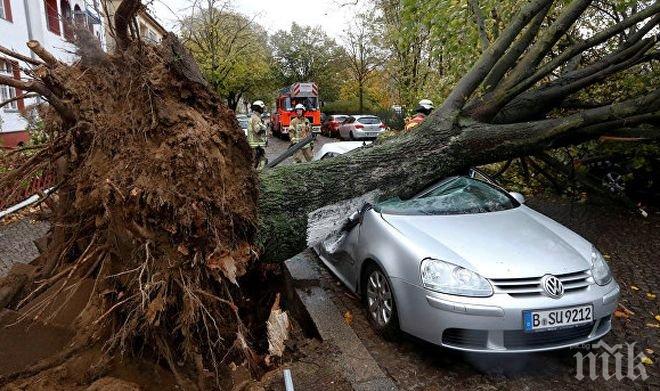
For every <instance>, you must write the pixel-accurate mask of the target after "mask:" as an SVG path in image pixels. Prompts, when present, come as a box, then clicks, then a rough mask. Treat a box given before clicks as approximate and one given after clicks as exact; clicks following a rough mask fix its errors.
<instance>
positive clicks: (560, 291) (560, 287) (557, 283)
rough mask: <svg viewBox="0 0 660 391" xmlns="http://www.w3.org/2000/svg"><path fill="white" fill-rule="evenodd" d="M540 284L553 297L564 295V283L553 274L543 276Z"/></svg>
mask: <svg viewBox="0 0 660 391" xmlns="http://www.w3.org/2000/svg"><path fill="white" fill-rule="evenodd" d="M541 286H542V287H543V291H544V292H545V293H546V294H547V295H548V296H550V297H552V298H553V299H559V298H560V297H562V296H563V295H564V284H562V283H561V280H560V279H559V278H557V277H555V276H553V275H550V274H548V275H546V276H543V278H542V279H541Z"/></svg>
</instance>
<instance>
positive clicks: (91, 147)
mask: <svg viewBox="0 0 660 391" xmlns="http://www.w3.org/2000/svg"><path fill="white" fill-rule="evenodd" d="M80 55H81V59H80V61H78V62H77V63H75V64H74V65H71V66H69V65H65V64H62V63H56V64H51V63H48V62H47V61H46V63H47V64H45V65H40V66H39V67H37V68H36V69H34V71H33V73H34V75H35V76H36V77H37V80H41V81H42V82H43V84H44V85H46V86H47V87H48V88H49V89H50V90H51V91H53V93H55V95H56V96H58V97H60V99H61V101H62V102H64V104H65V105H66V106H67V107H68V108H69V109H70V110H71V113H72V115H71V116H69V118H63V115H62V113H61V112H59V111H58V110H56V107H55V105H54V104H51V106H50V107H48V108H46V109H45V110H44V122H45V124H46V133H47V134H48V135H49V141H48V144H47V145H46V146H45V147H44V148H43V149H41V150H37V151H36V152H35V153H34V155H32V158H30V159H27V160H26V161H23V162H22V164H21V165H19V167H18V168H17V169H16V170H14V171H11V172H9V173H4V174H0V185H1V186H3V187H4V186H14V185H16V182H17V181H18V180H20V179H21V178H22V177H23V176H25V175H29V174H30V173H32V172H34V171H35V169H38V170H42V169H53V170H55V172H56V177H57V181H56V187H57V196H56V198H55V199H54V201H55V202H54V204H53V205H54V206H53V216H52V222H51V223H52V224H51V225H52V227H53V229H52V230H51V233H50V236H49V243H48V250H47V251H46V252H45V253H44V254H42V256H41V258H40V259H39V265H40V269H39V274H38V276H37V279H36V280H35V281H37V282H35V283H34V286H33V287H32V288H31V290H32V294H31V295H30V296H28V297H26V298H24V299H23V302H22V304H25V303H28V302H29V301H30V300H31V299H32V298H34V297H36V296H37V295H38V294H40V293H42V292H44V291H45V290H46V289H47V288H49V287H51V286H57V284H60V288H58V292H67V290H72V288H71V287H72V286H75V285H76V284H80V283H81V281H83V280H84V279H93V280H95V283H94V290H93V292H92V296H91V297H90V301H89V304H88V305H87V307H86V308H85V310H84V311H83V313H82V314H81V316H80V317H79V319H78V322H79V327H78V330H79V331H78V336H77V341H78V344H96V345H97V346H99V345H100V346H101V347H102V348H103V349H104V350H105V351H106V352H109V353H112V354H115V353H136V352H140V353H142V352H144V351H145V350H150V351H152V352H154V353H155V354H156V355H157V356H158V357H161V358H163V359H164V361H163V362H166V363H168V364H170V367H171V368H172V370H173V371H174V372H175V375H177V376H179V374H178V373H177V368H179V370H180V368H181V364H183V367H184V368H187V369H190V370H192V371H197V372H201V371H210V372H211V373H212V372H213V371H217V370H218V366H219V364H220V363H221V362H222V361H223V359H227V357H232V355H234V356H235V355H248V356H250V355H251V354H252V352H251V350H250V349H249V347H248V343H247V342H246V338H247V336H246V335H245V334H246V333H245V331H244V329H243V326H242V324H241V321H240V319H239V317H238V310H237V307H236V305H235V304H234V301H233V299H232V293H233V292H237V291H238V288H237V287H236V285H235V284H236V279H237V278H239V277H240V276H241V275H243V274H244V273H245V272H246V270H247V268H248V266H249V263H250V261H251V260H252V259H253V258H254V256H255V251H254V249H253V246H252V243H253V242H254V236H255V231H256V219H257V217H256V202H257V179H256V176H255V173H254V171H253V169H252V168H251V161H252V155H251V150H250V148H249V146H248V145H247V143H246V141H245V139H244V136H243V135H242V133H241V130H240V129H239V128H238V127H237V124H236V122H235V119H234V118H233V115H232V112H231V111H229V110H228V109H226V108H225V107H223V106H222V104H221V103H220V99H219V98H218V97H217V96H216V95H215V94H214V93H213V92H211V91H210V90H209V89H208V88H207V86H206V85H205V83H204V82H203V80H202V79H201V77H200V76H199V72H198V71H197V69H196V66H195V65H194V63H193V62H192V61H190V59H189V57H188V55H187V53H186V52H185V50H183V49H182V48H181V47H180V45H179V43H178V41H176V38H174V37H173V36H168V37H166V38H165V39H164V40H163V42H162V43H161V44H160V45H159V46H150V45H145V44H143V43H140V42H139V41H135V42H134V43H132V45H131V47H129V48H128V49H127V50H125V51H123V52H121V53H118V54H105V53H102V52H100V51H99V50H95V49H94V48H92V49H89V48H87V49H85V50H81V51H80ZM65 117H66V116H65ZM43 308H45V305H40V306H34V307H33V308H32V309H30V311H28V313H27V314H26V316H25V318H26V319H27V318H28V317H29V318H40V317H41V318H43V317H44V316H45V315H44V314H43V313H40V311H41V310H42V309H43Z"/></svg>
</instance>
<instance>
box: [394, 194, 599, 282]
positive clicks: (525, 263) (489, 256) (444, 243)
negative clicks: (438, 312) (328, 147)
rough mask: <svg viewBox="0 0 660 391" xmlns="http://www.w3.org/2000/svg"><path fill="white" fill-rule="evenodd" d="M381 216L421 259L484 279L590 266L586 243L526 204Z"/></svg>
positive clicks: (522, 275)
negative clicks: (470, 211) (446, 213)
mask: <svg viewBox="0 0 660 391" xmlns="http://www.w3.org/2000/svg"><path fill="white" fill-rule="evenodd" d="M382 217H383V219H385V221H387V222H388V223H389V224H390V225H392V226H393V227H394V228H395V229H397V230H398V231H399V232H400V233H402V234H403V235H404V236H406V237H407V238H408V239H409V240H410V242H409V243H411V244H412V245H413V246H416V247H417V248H416V250H417V252H418V253H419V254H422V257H423V258H426V257H429V258H436V259H440V260H444V261H447V262H451V263H454V264H457V265H459V266H462V267H465V268H468V269H470V270H473V271H475V272H477V273H479V274H481V275H482V276H484V277H487V278H527V277H540V276H543V275H545V274H564V273H572V272H577V271H582V270H586V269H589V268H590V266H591V265H590V261H589V256H590V254H591V244H590V243H589V242H587V241H586V240H584V239H583V238H582V237H580V236H579V235H577V234H576V233H574V232H573V231H571V230H569V229H568V228H566V227H564V226H562V225H561V224H559V223H557V222H555V221H554V220H552V219H550V218H548V217H546V216H543V215H542V214H540V213H538V212H535V211H533V210H532V209H530V208H528V207H526V206H524V205H523V206H520V207H518V208H515V209H510V210H506V211H500V212H490V213H479V214H465V215H451V216H423V215H422V216H418V215H415V216H411V215H387V214H383V215H382Z"/></svg>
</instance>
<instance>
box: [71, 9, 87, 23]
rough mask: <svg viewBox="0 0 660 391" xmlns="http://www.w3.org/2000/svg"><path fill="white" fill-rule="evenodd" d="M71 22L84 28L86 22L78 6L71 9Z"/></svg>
mask: <svg viewBox="0 0 660 391" xmlns="http://www.w3.org/2000/svg"><path fill="white" fill-rule="evenodd" d="M73 21H74V22H75V23H76V26H82V27H85V26H86V25H87V23H86V22H87V21H86V20H85V13H84V12H83V11H82V10H81V9H80V6H79V5H78V4H76V6H75V7H73Z"/></svg>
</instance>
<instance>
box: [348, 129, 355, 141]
mask: <svg viewBox="0 0 660 391" xmlns="http://www.w3.org/2000/svg"><path fill="white" fill-rule="evenodd" d="M349 137H350V139H351V141H353V140H355V136H353V131H352V130H351V133H349Z"/></svg>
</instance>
